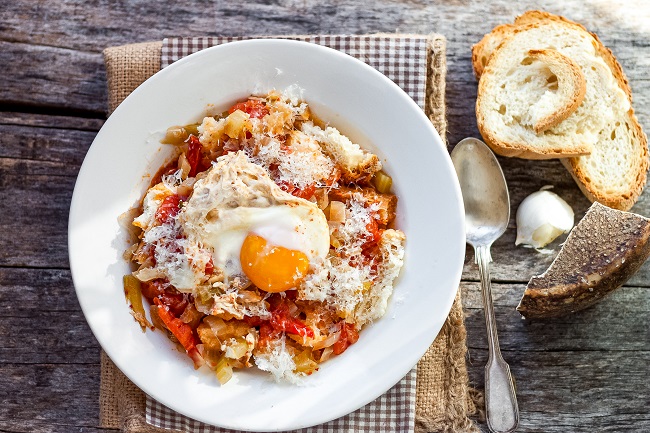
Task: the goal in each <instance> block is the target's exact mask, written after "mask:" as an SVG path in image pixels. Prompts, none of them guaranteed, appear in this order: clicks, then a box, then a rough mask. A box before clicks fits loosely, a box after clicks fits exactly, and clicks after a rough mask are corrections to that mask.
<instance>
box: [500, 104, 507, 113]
mask: <svg viewBox="0 0 650 433" xmlns="http://www.w3.org/2000/svg"><path fill="white" fill-rule="evenodd" d="M499 114H501V115H504V114H506V106H505V105H501V106H500V107H499Z"/></svg>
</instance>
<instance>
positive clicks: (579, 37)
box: [472, 11, 648, 210]
mask: <svg viewBox="0 0 650 433" xmlns="http://www.w3.org/2000/svg"><path fill="white" fill-rule="evenodd" d="M472 63H473V66H474V72H475V74H476V76H477V78H479V90H478V98H477V103H476V116H477V122H478V126H479V130H480V131H481V134H482V135H483V138H484V139H485V141H486V142H487V144H488V145H490V147H491V148H492V149H493V150H494V151H495V152H496V153H498V154H501V155H504V156H516V157H520V158H527V159H547V158H562V163H563V164H564V166H565V167H566V168H567V169H568V170H569V172H570V173H571V175H572V176H573V178H574V180H575V181H576V183H577V184H578V186H579V187H580V189H581V190H582V192H583V193H584V194H585V195H586V196H587V198H588V199H590V200H591V201H598V202H600V203H603V204H605V205H606V206H609V207H612V208H615V209H620V210H629V209H630V208H631V207H632V205H633V204H634V203H635V202H636V200H637V199H638V197H639V195H640V193H641V191H642V190H643V187H644V185H645V182H646V172H647V169H648V148H647V138H646V136H645V134H644V132H643V130H642V129H641V126H640V125H639V123H638V121H637V119H636V116H635V114H634V110H633V109H632V94H631V90H630V86H629V84H628V81H627V79H626V77H625V75H624V73H623V70H622V68H621V66H620V65H619V63H618V62H617V60H616V58H615V57H614V55H613V54H612V53H611V51H609V50H608V49H607V48H606V47H605V46H604V45H603V44H602V43H601V41H600V40H599V39H598V37H597V36H596V35H594V34H592V33H589V32H588V31H587V30H586V29H585V28H584V27H583V26H581V25H580V24H577V23H575V22H572V21H570V20H568V19H566V18H563V17H560V16H557V15H552V14H549V13H546V12H541V11H529V12H526V13H525V14H523V15H522V16H520V17H518V18H517V19H516V20H515V22H514V24H505V25H501V26H498V27H496V28H495V29H494V30H493V31H492V32H491V33H489V34H487V35H486V36H485V37H484V38H483V40H481V41H480V42H479V43H478V44H476V45H475V46H474V47H473V49H472ZM583 81H584V92H583V91H582V86H583V85H582V82H583ZM582 94H584V96H582Z"/></svg>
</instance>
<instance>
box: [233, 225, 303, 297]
mask: <svg viewBox="0 0 650 433" xmlns="http://www.w3.org/2000/svg"><path fill="white" fill-rule="evenodd" d="M239 259H240V261H241V266H242V270H243V271H244V274H246V276H247V277H248V278H249V279H250V280H251V281H252V282H253V284H255V285H256V286H257V287H259V288H260V289H262V290H264V291H267V292H272V293H277V292H283V291H285V290H288V289H291V288H294V287H296V285H298V283H300V281H302V279H303V278H304V277H305V275H307V270H308V269H309V259H308V258H307V256H306V255H305V254H304V253H303V252H301V251H296V250H290V249H288V248H284V247H278V246H274V245H269V244H268V243H267V242H266V240H265V239H264V238H263V237H260V236H257V235H255V234H252V233H251V234H249V235H248V236H246V239H244V243H243V244H242V247H241V253H240V256H239Z"/></svg>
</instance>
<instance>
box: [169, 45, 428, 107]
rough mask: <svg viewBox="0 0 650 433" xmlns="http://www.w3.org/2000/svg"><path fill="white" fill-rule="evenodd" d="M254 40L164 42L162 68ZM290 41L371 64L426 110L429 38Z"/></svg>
mask: <svg viewBox="0 0 650 433" xmlns="http://www.w3.org/2000/svg"><path fill="white" fill-rule="evenodd" d="M244 39H253V38H250V37H194V38H167V39H164V40H163V46H162V53H161V64H160V66H161V68H165V67H167V66H169V65H171V64H172V63H174V62H175V61H176V60H179V59H181V58H183V57H185V56H187V55H189V54H192V53H195V52H197V51H200V50H202V49H205V48H208V47H212V46H215V45H220V44H223V43H226V42H233V41H240V40H244ZM286 39H292V40H298V41H305V42H311V43H314V44H317V45H324V46H326V47H330V48H334V49H335V50H339V51H341V52H343V53H345V54H348V55H350V56H352V57H355V58H357V59H359V60H361V61H362V62H365V63H367V64H368V65H370V66H372V67H373V68H375V69H377V70H378V71H379V72H381V73H382V74H384V75H385V76H387V77H388V78H390V79H391V80H393V82H394V83H395V84H397V85H398V86H400V87H401V88H402V89H403V90H404V91H405V92H406V93H407V94H408V95H409V96H410V97H411V98H413V100H414V101H415V102H416V103H417V104H418V106H420V108H424V100H425V85H426V77H427V56H426V46H427V38H426V36H420V35H413V36H398V37H396V36H394V35H391V36H388V35H356V36H350V35H347V36H346V35H316V36H291V37H287V38H286Z"/></svg>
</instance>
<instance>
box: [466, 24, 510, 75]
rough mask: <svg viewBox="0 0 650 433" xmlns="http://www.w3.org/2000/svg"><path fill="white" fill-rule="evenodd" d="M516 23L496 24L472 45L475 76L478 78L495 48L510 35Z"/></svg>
mask: <svg viewBox="0 0 650 433" xmlns="http://www.w3.org/2000/svg"><path fill="white" fill-rule="evenodd" d="M515 27H516V26H515V25H514V24H501V25H498V26H496V27H495V28H494V29H492V31H491V32H490V33H487V34H486V35H485V36H483V39H481V40H480V41H479V42H478V43H476V44H475V45H473V46H472V68H473V69H474V76H475V77H476V79H477V80H478V79H479V78H481V75H482V74H483V70H484V69H485V67H486V66H487V63H488V61H489V60H490V56H491V55H492V53H493V52H494V50H495V49H496V48H497V47H498V46H499V45H500V44H501V42H503V40H504V39H505V38H507V37H508V36H510V35H511V34H512V32H513V31H514V29H515Z"/></svg>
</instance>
